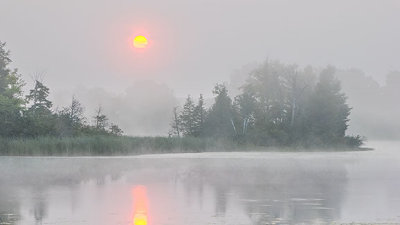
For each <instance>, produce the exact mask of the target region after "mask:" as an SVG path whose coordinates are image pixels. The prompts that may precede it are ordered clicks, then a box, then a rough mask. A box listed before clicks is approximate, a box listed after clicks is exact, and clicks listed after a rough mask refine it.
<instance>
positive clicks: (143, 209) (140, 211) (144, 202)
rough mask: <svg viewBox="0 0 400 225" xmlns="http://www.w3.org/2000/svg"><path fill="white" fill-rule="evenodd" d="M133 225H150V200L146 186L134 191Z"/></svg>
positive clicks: (138, 187) (137, 187) (136, 188)
mask: <svg viewBox="0 0 400 225" xmlns="http://www.w3.org/2000/svg"><path fill="white" fill-rule="evenodd" d="M133 207H134V213H133V225H149V224H150V223H149V218H148V199H147V191H146V187H145V186H136V187H135V188H134V189H133Z"/></svg>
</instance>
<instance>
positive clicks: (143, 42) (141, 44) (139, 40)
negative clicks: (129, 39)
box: [133, 35, 148, 48]
mask: <svg viewBox="0 0 400 225" xmlns="http://www.w3.org/2000/svg"><path fill="white" fill-rule="evenodd" d="M147 44H148V41H147V38H145V37H144V36H142V35H139V36H136V37H135V39H133V46H134V47H135V48H146V47H147Z"/></svg>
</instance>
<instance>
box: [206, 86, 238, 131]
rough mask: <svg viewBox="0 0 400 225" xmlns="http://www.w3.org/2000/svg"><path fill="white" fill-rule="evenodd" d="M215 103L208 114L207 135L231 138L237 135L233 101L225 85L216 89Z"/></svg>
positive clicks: (214, 91)
mask: <svg viewBox="0 0 400 225" xmlns="http://www.w3.org/2000/svg"><path fill="white" fill-rule="evenodd" d="M213 93H214V95H215V102H214V104H213V105H212V106H211V109H210V110H209V112H208V114H207V119H206V122H205V135H207V136H211V137H229V136H233V135H237V130H236V127H235V124H234V118H233V116H234V114H235V113H234V111H233V107H232V100H231V98H230V97H229V95H228V90H227V88H226V86H225V85H223V84H217V85H216V86H215V87H214V90H213Z"/></svg>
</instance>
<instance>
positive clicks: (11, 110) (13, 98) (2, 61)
mask: <svg viewBox="0 0 400 225" xmlns="http://www.w3.org/2000/svg"><path fill="white" fill-rule="evenodd" d="M5 45H6V44H5V43H3V42H0V136H18V135H21V132H22V129H21V128H22V126H23V124H21V121H22V120H21V118H22V109H23V103H24V101H23V99H22V87H23V85H24V83H23V82H22V80H21V78H20V75H19V74H18V72H17V70H16V69H14V70H12V69H10V68H9V64H10V63H11V62H12V61H11V59H10V58H9V55H10V52H9V51H7V50H6V49H5Z"/></svg>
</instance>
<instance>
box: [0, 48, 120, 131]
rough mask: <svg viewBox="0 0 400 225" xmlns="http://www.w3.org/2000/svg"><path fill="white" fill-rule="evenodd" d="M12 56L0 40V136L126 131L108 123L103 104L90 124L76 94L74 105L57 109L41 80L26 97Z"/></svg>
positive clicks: (36, 82) (36, 81) (72, 102)
mask: <svg viewBox="0 0 400 225" xmlns="http://www.w3.org/2000/svg"><path fill="white" fill-rule="evenodd" d="M9 55H10V53H9V51H7V50H6V49H5V43H2V42H0V137H6V138H16V137H38V136H57V137H68V136H79V135H94V134H95V135H121V134H122V130H121V129H120V128H119V127H118V126H117V125H115V124H108V118H107V116H106V115H104V114H103V112H102V109H101V107H99V109H98V110H97V112H96V115H95V116H94V117H93V121H94V124H93V125H91V124H89V123H88V122H87V119H86V118H85V117H84V115H83V113H84V108H83V106H82V105H81V103H80V102H79V101H78V100H77V99H75V98H74V97H73V98H72V101H71V105H69V106H67V107H64V108H62V109H61V110H57V111H56V110H53V109H52V106H53V104H52V102H51V101H50V100H49V99H48V96H49V92H50V90H49V88H48V87H46V86H45V85H44V84H43V82H42V81H40V80H39V79H36V80H35V83H34V87H33V89H31V90H30V91H29V94H28V95H27V96H25V97H24V96H23V94H22V88H23V86H24V82H23V81H22V80H21V78H20V75H19V74H18V71H17V70H16V69H13V70H12V69H10V68H9V65H10V63H11V59H10V58H9Z"/></svg>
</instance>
